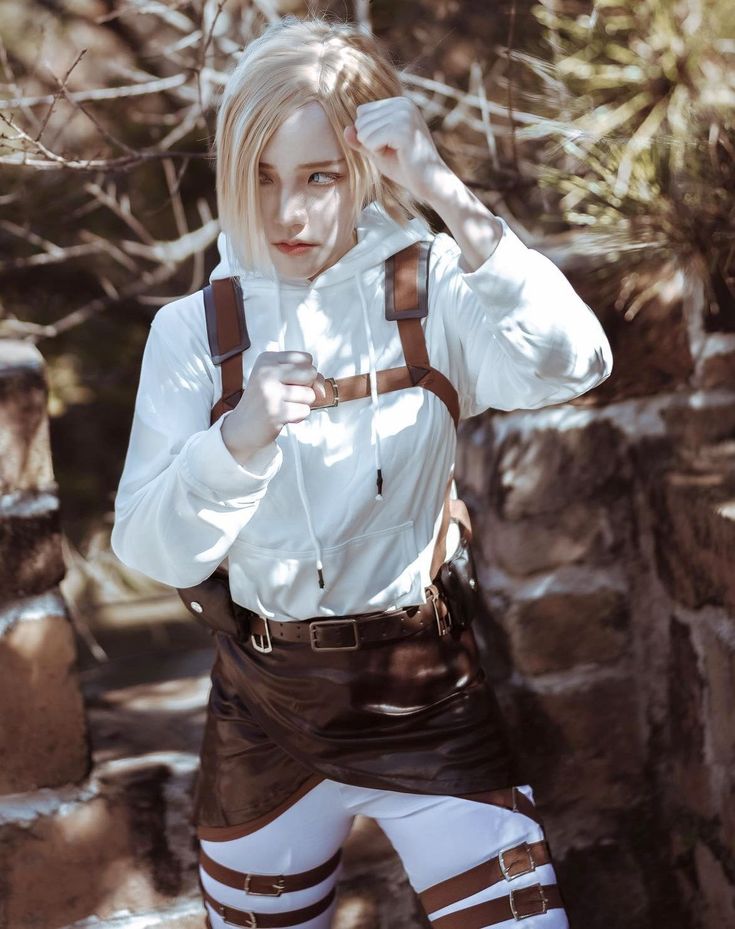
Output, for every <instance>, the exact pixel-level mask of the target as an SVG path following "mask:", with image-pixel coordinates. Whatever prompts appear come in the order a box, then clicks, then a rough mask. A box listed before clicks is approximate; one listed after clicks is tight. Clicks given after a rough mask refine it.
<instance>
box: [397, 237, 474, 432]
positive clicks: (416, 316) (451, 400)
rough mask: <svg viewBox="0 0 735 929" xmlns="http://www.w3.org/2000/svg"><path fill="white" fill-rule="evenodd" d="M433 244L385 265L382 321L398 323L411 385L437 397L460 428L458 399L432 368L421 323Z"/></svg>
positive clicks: (417, 244) (404, 253) (414, 245)
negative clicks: (383, 314)
mask: <svg viewBox="0 0 735 929" xmlns="http://www.w3.org/2000/svg"><path fill="white" fill-rule="evenodd" d="M432 244H433V243H432V242H414V243H412V244H411V245H409V246H407V247H406V248H404V249H402V250H401V251H400V252H397V253H396V254H395V255H391V257H390V258H388V259H387V260H386V262H385V318H386V319H388V320H395V321H396V322H397V323H398V331H399V333H400V336H401V344H402V345H403V357H404V358H405V359H406V367H407V368H408V371H409V374H410V377H411V384H412V385H413V386H414V387H423V388H425V389H426V390H430V391H431V392H432V393H434V394H436V396H437V397H439V399H440V400H441V401H442V402H443V403H444V405H445V406H446V408H447V409H448V410H449V413H450V415H451V417H452V419H453V420H454V425H455V427H456V426H457V425H458V424H459V397H458V396H457V391H456V390H455V388H454V385H453V384H452V382H451V381H450V380H449V379H448V378H447V377H445V376H444V375H443V374H442V373H441V371H438V370H437V369H436V368H432V366H431V362H430V360H429V353H428V350H427V348H426V338H425V336H424V329H423V326H422V325H421V320H422V319H423V318H424V317H425V316H428V315H429V254H430V252H431V246H432Z"/></svg>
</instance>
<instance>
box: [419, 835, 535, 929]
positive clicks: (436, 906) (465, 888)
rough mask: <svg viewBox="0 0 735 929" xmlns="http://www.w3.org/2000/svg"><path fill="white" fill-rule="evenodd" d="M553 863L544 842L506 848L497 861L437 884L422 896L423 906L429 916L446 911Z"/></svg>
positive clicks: (522, 843)
mask: <svg viewBox="0 0 735 929" xmlns="http://www.w3.org/2000/svg"><path fill="white" fill-rule="evenodd" d="M550 862H551V853H550V852H549V846H548V845H547V843H546V841H545V840H544V839H541V840H540V841H539V842H530V843H529V842H521V843H520V845H514V846H512V847H511V848H504V849H503V850H502V851H501V852H500V853H499V854H497V855H496V856H495V857H494V858H490V859H488V860H487V861H483V862H482V864H479V865H477V866H476V867H474V868H470V869H469V870H468V871H463V872H462V873H461V874H456V875H455V876H454V877H450V878H447V880H445V881H442V882H441V883H440V884H434V885H433V886H432V887H429V888H427V889H426V890H424V891H422V892H421V893H420V894H419V897H420V899H421V903H422V905H423V907H424V909H425V910H426V912H427V913H435V912H436V911H437V910H443V909H444V907H445V906H450V904H452V903H457V901H459V900H465V899H466V898H467V897H471V896H473V895H474V894H476V893H479V892H480V891H481V890H484V889H485V888H486V887H492V886H493V884H497V883H498V882H499V881H502V880H506V881H512V880H514V879H515V878H517V877H521V876H522V875H523V874H529V873H530V872H531V871H535V870H536V868H538V867H540V866H541V865H543V864H549V863H550Z"/></svg>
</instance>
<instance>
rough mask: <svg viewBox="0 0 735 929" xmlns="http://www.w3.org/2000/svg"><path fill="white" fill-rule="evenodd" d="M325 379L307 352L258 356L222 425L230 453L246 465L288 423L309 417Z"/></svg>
mask: <svg viewBox="0 0 735 929" xmlns="http://www.w3.org/2000/svg"><path fill="white" fill-rule="evenodd" d="M323 380H324V379H323V378H322V376H321V375H320V374H319V373H318V372H317V370H316V368H315V367H314V364H313V358H312V356H311V355H310V354H309V353H308V352H295V351H289V352H262V353H261V354H260V355H258V357H257V358H256V359H255V364H254V365H253V370H252V371H251V373H250V379H249V381H248V383H247V386H246V387H245V390H244V391H243V393H242V396H241V397H240V402H239V403H238V404H237V406H236V407H235V409H234V410H233V411H232V413H230V414H229V415H228V416H227V417H226V418H225V421H224V422H223V424H222V440H223V441H224V443H225V445H226V446H227V448H228V450H229V451H230V453H231V454H232V455H233V456H234V457H235V458H236V459H237V460H238V461H239V462H240V463H241V464H243V465H245V464H246V463H247V460H248V459H249V458H250V457H251V456H252V455H254V454H256V453H257V452H258V451H260V450H261V449H263V448H265V447H266V446H267V445H269V444H270V443H271V442H273V440H274V439H275V438H276V436H277V435H278V434H279V433H280V431H281V429H283V427H284V425H285V424H286V423H300V422H301V421H302V420H304V419H306V417H307V416H308V415H309V413H310V412H311V404H312V403H314V402H315V401H316V399H317V390H319V394H318V395H319V396H320V397H321V396H323V395H324V393H323V389H322V388H321V384H322V383H323ZM315 388H316V389H315Z"/></svg>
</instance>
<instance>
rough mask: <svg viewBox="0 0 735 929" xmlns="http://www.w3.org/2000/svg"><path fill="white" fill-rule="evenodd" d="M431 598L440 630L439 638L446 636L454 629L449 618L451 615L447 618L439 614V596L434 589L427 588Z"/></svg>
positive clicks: (437, 626)
mask: <svg viewBox="0 0 735 929" xmlns="http://www.w3.org/2000/svg"><path fill="white" fill-rule="evenodd" d="M426 590H427V592H428V594H429V597H430V598H431V605H432V606H433V607H434V616H435V617H436V628H437V629H438V630H439V636H440V637H441V636H443V635H446V634H447V633H448V632H449V630H450V629H451V628H452V623H451V620H450V618H449V613H447V615H446V616H444V617H442V616H441V614H440V613H439V607H438V606H437V603H438V602H439V594H438V593H437V592H436V590H435V589H434V588H433V587H427V588H426Z"/></svg>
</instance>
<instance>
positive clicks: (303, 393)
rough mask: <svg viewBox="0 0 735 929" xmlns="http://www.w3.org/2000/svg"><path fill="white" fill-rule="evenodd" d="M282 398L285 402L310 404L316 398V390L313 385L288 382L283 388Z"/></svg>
mask: <svg viewBox="0 0 735 929" xmlns="http://www.w3.org/2000/svg"><path fill="white" fill-rule="evenodd" d="M281 399H282V400H283V402H284V403H306V404H307V405H309V406H310V405H311V404H312V403H314V402H315V400H316V391H315V390H314V388H313V387H304V386H301V385H297V384H287V385H285V386H284V388H283V393H282V394H281Z"/></svg>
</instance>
